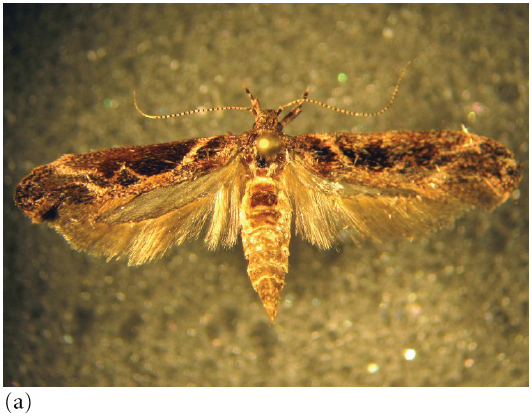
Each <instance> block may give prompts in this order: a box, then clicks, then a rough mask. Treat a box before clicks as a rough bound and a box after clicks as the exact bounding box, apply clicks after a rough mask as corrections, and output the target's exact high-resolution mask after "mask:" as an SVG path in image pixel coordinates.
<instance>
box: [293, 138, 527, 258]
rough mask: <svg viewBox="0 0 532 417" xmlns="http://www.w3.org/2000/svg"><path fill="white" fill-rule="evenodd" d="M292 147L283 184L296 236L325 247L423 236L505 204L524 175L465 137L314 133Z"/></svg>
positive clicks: (481, 141) (497, 150) (488, 146)
mask: <svg viewBox="0 0 532 417" xmlns="http://www.w3.org/2000/svg"><path fill="white" fill-rule="evenodd" d="M295 143H296V146H295V151H294V153H293V158H292V160H293V161H292V164H291V167H290V170H289V172H288V173H287V176H286V181H287V182H288V183H289V184H290V187H291V189H292V190H293V192H292V193H291V197H292V200H293V201H294V205H295V210H296V213H295V221H296V231H298V232H299V233H301V234H302V236H303V237H304V238H306V239H307V240H309V241H310V242H312V243H314V244H317V245H318V246H320V247H323V248H327V247H329V246H330V245H331V244H332V243H333V242H334V241H335V239H336V238H337V236H338V235H340V234H341V233H342V232H344V231H346V232H349V233H350V235H351V236H352V237H353V239H354V240H355V241H360V240H362V239H367V238H372V239H375V240H383V239H389V238H394V237H398V236H403V237H408V238H413V237H415V236H419V235H423V234H426V233H428V232H430V231H432V230H434V229H435V228H437V227H439V226H441V225H442V223H445V222H448V221H451V220H453V219H454V218H456V217H457V216H459V215H461V214H462V213H464V212H465V211H467V210H470V209H472V208H474V207H477V206H479V207H484V208H487V209H493V208H494V207H496V206H497V205H499V204H501V203H503V202H504V201H505V200H506V199H507V198H508V197H509V196H510V194H511V192H512V191H513V190H514V189H515V188H516V187H517V184H518V183H519V181H520V179H521V176H522V168H521V167H520V166H519V164H517V163H516V162H515V160H514V159H513V158H514V157H513V154H512V153H511V152H510V151H509V150H508V149H506V148H505V147H504V146H503V145H501V144H499V143H498V142H495V141H493V140H491V139H489V138H485V137H480V136H476V135H472V134H469V133H467V132H454V131H440V132H436V131H430V132H393V131H391V132H384V133H377V134H333V135H329V134H314V135H301V136H298V137H296V140H295ZM298 206H301V207H302V208H300V209H298Z"/></svg>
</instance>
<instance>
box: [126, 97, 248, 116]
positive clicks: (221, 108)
mask: <svg viewBox="0 0 532 417" xmlns="http://www.w3.org/2000/svg"><path fill="white" fill-rule="evenodd" d="M133 103H134V104H135V108H136V109H137V111H138V112H139V113H140V114H142V115H143V116H144V117H147V118H148V119H170V118H172V117H181V116H187V115H189V114H195V113H208V112H211V111H219V110H246V111H253V109H252V108H250V107H240V106H222V107H211V108H208V109H196V110H187V111H183V112H181V113H173V114H164V115H153V114H147V113H144V112H143V111H142V110H141V109H140V108H139V105H138V103H137V92H136V91H133Z"/></svg>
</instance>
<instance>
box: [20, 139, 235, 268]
mask: <svg viewBox="0 0 532 417" xmlns="http://www.w3.org/2000/svg"><path fill="white" fill-rule="evenodd" d="M240 139H241V138H240V137H232V138H228V137H212V138H203V139H194V140H191V141H184V142H175V143H172V144H162V145H148V146H140V147H126V148H116V149H111V150H106V151H99V152H93V153H89V154H82V155H66V156H64V157H63V158H60V159H59V160H57V161H56V162H53V163H51V164H48V165H44V166H41V167H38V168H36V169H35V170H34V171H33V172H32V173H31V174H30V175H28V177H26V178H25V179H23V180H22V181H21V183H20V184H19V185H18V186H17V189H16V191H15V201H16V203H17V205H19V207H21V208H22V209H23V210H24V211H25V212H26V214H27V215H28V216H29V217H31V218H33V220H34V221H37V222H41V221H44V222H47V223H48V224H49V225H50V226H51V227H54V228H55V229H57V230H58V232H59V233H61V234H62V235H64V236H65V238H66V239H67V240H68V241H69V243H70V244H71V245H72V246H73V247H74V248H75V249H77V250H85V251H88V252H90V253H92V254H95V255H103V256H106V257H107V258H108V259H111V258H114V257H122V256H127V257H128V258H129V263H130V264H132V265H138V264H142V263H144V262H147V261H149V260H152V259H155V258H158V257H160V256H162V255H163V254H164V253H165V252H166V251H167V250H168V249H169V248H170V247H172V246H173V245H178V244H181V243H183V241H185V239H189V238H196V237H198V236H199V235H200V234H201V232H202V231H205V242H206V244H207V245H208V246H209V248H215V247H216V246H217V245H219V244H223V245H225V246H232V245H234V244H235V242H236V240H237V236H238V228H239V217H238V215H239V207H240V200H241V194H242V188H243V186H242V183H241V178H243V175H242V174H241V172H240V170H241V169H242V166H241V163H240V161H239V159H238V157H235V155H236V153H237V151H238V143H239V140H240Z"/></svg>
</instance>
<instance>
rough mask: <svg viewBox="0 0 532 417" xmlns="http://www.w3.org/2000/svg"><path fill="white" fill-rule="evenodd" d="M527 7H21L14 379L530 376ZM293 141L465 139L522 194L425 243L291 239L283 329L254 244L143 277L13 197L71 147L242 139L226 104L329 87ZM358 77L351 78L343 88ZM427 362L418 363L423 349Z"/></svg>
mask: <svg viewBox="0 0 532 417" xmlns="http://www.w3.org/2000/svg"><path fill="white" fill-rule="evenodd" d="M528 51H529V43H528V5H526V4H525V5H502V6H497V5H466V6H453V5H430V6H401V5H389V6H385V5H369V6H368V5H343V6H338V5H271V6H262V5H231V6H230V5H166V6H161V5H132V6H128V5H114V6H113V5H104V6H92V5H85V6H84V5H71V6H56V5H52V6H50V5H40V6H29V5H15V6H13V5H11V6H7V5H4V385H8V386H9V385H22V386H27V385H28V386H109V385H110V386H300V385H302V386H390V385H391V386H420V385H421V386H426V385H428V386H471V385H474V386H478V385H480V386H524V385H528V384H529V380H528V373H529V368H528V367H529V355H528V352H529V334H528V329H529V325H528V320H529V318H528V311H529V298H528V261H529V254H528V196H529V194H528V189H529V188H528V146H529V145H528V143H529V142H528V131H529V125H528V123H529V120H528V114H529V104H528V79H529V78H528V77H529V74H528V59H529V55H528ZM408 60H413V64H412V66H411V67H410V69H409V70H408V73H407V75H406V78H405V80H404V84H403V86H402V88H401V90H400V92H399V96H398V97H397V100H396V102H395V105H394V106H393V107H392V109H391V110H390V111H389V112H387V113H385V114H384V115H382V116H380V117H377V118H353V117H346V116H343V115H341V114H336V113H333V112H330V111H327V110H325V109H322V108H318V107H315V106H311V105H307V106H305V111H304V113H303V114H302V115H301V116H300V117H299V118H298V119H297V121H295V122H294V123H292V124H291V125H290V126H289V128H287V132H288V133H292V134H296V133H304V132H332V131H348V132H349V131H353V132H354V131H364V132H370V131H378V130H393V129H418V130H422V129H460V127H461V124H464V125H466V126H467V127H468V128H469V130H470V131H472V132H474V133H477V134H480V135H483V136H489V137H491V138H494V139H496V140H499V141H501V142H503V143H504V144H506V145H507V146H508V147H509V148H510V149H512V150H513V151H514V152H515V154H516V157H517V159H518V160H520V161H522V162H523V163H524V164H525V178H524V180H523V181H522V183H521V185H520V187H519V190H518V191H517V192H516V193H515V194H514V196H513V198H512V199H511V200H510V201H508V202H507V203H506V204H504V205H503V206H501V207H499V208H498V209H496V210H495V211H494V212H493V213H486V212H482V211H473V212H470V213H468V214H467V215H466V216H464V217H463V218H461V219H460V220H458V221H457V222H456V223H455V225H454V226H450V227H446V228H444V229H443V230H442V231H440V232H439V233H436V234H434V235H432V236H430V237H428V238H424V239H419V240H416V241H414V242H408V241H404V240H398V241H390V242H382V243H373V242H367V243H366V244H365V245H364V246H363V247H361V248H356V247H354V246H353V245H351V244H345V245H340V246H339V247H338V248H337V249H336V250H331V251H328V252H321V251H319V250H318V249H316V248H314V247H312V246H311V245H310V244H308V243H307V242H303V241H301V240H300V239H299V238H294V239H293V240H292V243H291V246H290V251H291V258H290V261H291V264H290V272H289V274H288V276H287V285H286V287H285V289H284V291H283V298H282V303H281V308H280V313H279V316H278V320H277V324H276V325H270V324H269V322H268V318H267V316H266V313H265V311H264V310H263V308H262V306H261V304H260V301H259V299H258V296H257V295H256V294H255V293H254V292H253V290H252V287H251V285H250V283H249V279H248V277H247V275H246V261H245V259H244V255H243V253H242V247H241V245H240V244H239V245H237V247H236V248H235V249H234V250H230V251H226V250H221V251H218V252H209V251H208V250H207V249H205V248H204V247H203V245H202V244H201V242H194V243H191V244H187V245H184V246H182V247H180V248H176V249H174V250H172V251H171V252H170V253H169V254H168V255H167V256H166V257H164V258H163V259H162V260H160V261H158V262H155V263H152V264H149V265H145V266H143V267H136V268H128V267H127V266H126V263H125V261H113V262H110V263H107V262H105V260H102V259H98V258H94V257H91V256H88V255H86V254H82V253H77V252H75V251H73V250H71V249H70V248H69V246H68V245H67V244H66V242H65V241H64V239H63V238H62V237H61V236H60V235H58V234H57V233H55V232H54V231H53V230H51V229H49V228H47V227H45V226H43V225H39V226H37V225H32V224H31V223H30V221H29V220H28V219H27V218H25V217H24V216H23V214H22V212H21V211H19V210H18V209H17V208H16V207H15V206H14V204H13V201H12V197H11V196H12V193H13V190H14V187H15V185H16V183H17V182H18V181H19V180H20V179H21V178H22V177H23V176H25V175H26V174H28V173H29V171H30V170H31V169H32V168H33V167H35V166H37V165H40V164H43V163H47V162H51V161H53V160H55V159H56V158H57V157H59V156H61V155H62V154H65V153H72V152H76V153H80V152H86V151H88V150H90V149H101V148H106V147H113V146H124V145H131V144H151V143H160V142H169V141H173V140H177V139H186V138H192V137H198V136H208V135H213V134H220V133H224V132H227V131H228V130H230V131H233V132H240V131H243V130H247V129H249V128H250V126H251V124H252V122H253V118H252V117H251V116H250V115H249V114H247V113H245V112H223V113H216V114H208V115H202V116H191V117H184V118H181V119H174V120H171V121H153V120H148V119H144V118H142V117H141V116H140V115H139V114H138V113H137V112H136V111H135V109H134V107H133V102H132V93H133V90H135V89H136V90H138V93H139V101H140V103H141V105H142V107H143V108H144V109H145V110H146V111H148V112H151V113H167V112H175V111H181V110H188V109H194V108H196V107H197V106H218V105H241V106H247V105H248V104H249V103H248V100H247V97H246V96H245V94H244V92H243V90H242V84H246V85H247V86H249V87H250V89H251V90H252V91H253V92H254V94H255V95H257V96H258V97H260V99H261V102H262V104H263V105H265V106H270V107H276V106H278V105H280V104H283V103H285V102H287V101H289V100H292V99H294V98H298V97H300V96H301V94H302V93H303V91H304V88H305V87H306V86H310V87H311V97H313V98H316V99H320V100H326V101H328V102H330V103H333V104H336V105H339V106H342V107H345V108H349V109H355V110H358V111H374V110H377V109H379V108H381V107H382V106H383V105H384V104H386V102H387V101H388V98H389V96H390V92H391V87H392V86H393V84H394V83H395V80H396V78H397V76H398V74H399V72H400V70H401V68H402V67H403V66H404V65H405V63H406V62H407V61H408ZM339 74H345V75H346V76H347V79H346V81H345V82H340V81H339V79H338V76H339ZM406 349H413V350H415V352H416V356H415V358H414V359H413V360H411V361H407V360H405V357H404V355H405V353H404V352H405V350H406Z"/></svg>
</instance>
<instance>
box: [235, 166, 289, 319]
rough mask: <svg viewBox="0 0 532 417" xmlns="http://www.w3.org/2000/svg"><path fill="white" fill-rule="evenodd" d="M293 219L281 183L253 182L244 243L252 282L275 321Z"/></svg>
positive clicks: (244, 215) (246, 201)
mask: <svg viewBox="0 0 532 417" xmlns="http://www.w3.org/2000/svg"><path fill="white" fill-rule="evenodd" d="M291 220H292V208H291V206H290V202H289V200H288V196H287V195H286V194H285V192H284V191H283V189H282V188H281V186H280V185H279V184H278V181H277V180H275V179H273V178H271V177H269V176H265V177H261V176H257V177H254V178H252V179H251V180H249V182H248V184H247V185H246V191H245V194H244V198H243V200H242V207H241V210H240V221H241V224H242V244H243V246H244V253H245V256H246V258H247V259H248V261H249V264H248V274H249V277H250V279H251V283H252V285H253V288H254V289H255V291H257V293H258V294H259V297H260V299H261V301H262V304H263V305H264V308H265V309H266V311H267V313H268V315H269V316H270V318H271V320H272V321H273V320H274V319H275V316H276V315H277V305H278V304H279V297H280V293H281V290H282V289H283V286H284V277H285V274H286V273H287V272H288V255H289V251H288V245H289V243H290V222H291Z"/></svg>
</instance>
